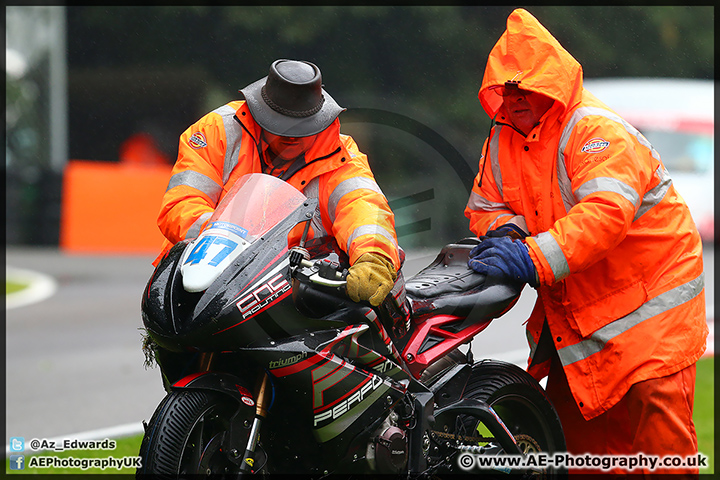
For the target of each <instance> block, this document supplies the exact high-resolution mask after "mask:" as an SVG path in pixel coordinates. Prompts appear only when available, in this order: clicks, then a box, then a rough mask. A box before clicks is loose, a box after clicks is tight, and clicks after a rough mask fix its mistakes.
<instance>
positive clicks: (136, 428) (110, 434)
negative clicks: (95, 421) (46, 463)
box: [5, 422, 144, 455]
mask: <svg viewBox="0 0 720 480" xmlns="http://www.w3.org/2000/svg"><path fill="white" fill-rule="evenodd" d="M143 432H144V428H143V424H142V422H133V423H126V424H125V425H117V426H114V427H108V428H101V429H98V430H90V431H88V432H80V433H75V434H72V435H63V436H61V437H55V438H38V440H47V442H48V444H53V443H54V444H55V445H62V444H63V442H64V441H65V440H80V441H87V440H98V441H102V440H105V439H106V438H107V439H109V440H117V439H119V438H123V437H131V436H133V435H140V434H141V433H143ZM31 440H33V439H32V438H26V439H25V452H26V453H28V454H34V453H39V452H40V450H38V451H35V450H30V447H29V442H30V441H31ZM10 453H11V452H10V445H6V446H5V454H6V455H8V454H10Z"/></svg>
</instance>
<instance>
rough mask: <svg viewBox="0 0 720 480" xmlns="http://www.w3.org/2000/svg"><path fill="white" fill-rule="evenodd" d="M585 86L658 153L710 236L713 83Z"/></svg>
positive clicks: (602, 81) (632, 81) (631, 81)
mask: <svg viewBox="0 0 720 480" xmlns="http://www.w3.org/2000/svg"><path fill="white" fill-rule="evenodd" d="M584 86H585V88H586V89H587V90H589V91H590V92H591V93H592V94H593V95H595V96H596V97H598V98H599V99H600V100H601V101H602V102H604V103H605V104H607V105H608V106H609V107H610V108H612V109H613V110H615V111H616V112H617V113H618V114H620V115H621V116H622V117H623V118H624V119H625V120H627V121H628V122H629V123H630V124H632V125H633V126H634V127H635V128H637V129H638V130H640V132H641V133H642V134H643V135H644V136H645V138H647V139H648V141H649V142H650V143H651V144H652V145H653V147H655V150H657V151H658V153H660V158H661V159H662V161H663V163H664V164H665V166H666V167H667V169H668V171H669V172H670V176H671V177H672V180H673V184H674V185H675V188H676V189H677V191H678V192H679V193H680V195H681V196H682V197H683V199H684V200H685V202H686V203H687V204H688V207H689V208H690V213H691V214H692V216H693V219H694V220H695V224H696V225H697V227H698V230H699V231H700V235H701V237H702V239H703V241H706V242H712V241H713V240H714V238H715V234H714V231H715V229H714V228H715V207H714V205H715V198H714V154H713V153H714V148H713V141H714V132H715V122H714V110H715V102H714V82H713V80H698V79H677V78H594V79H585V80H584Z"/></svg>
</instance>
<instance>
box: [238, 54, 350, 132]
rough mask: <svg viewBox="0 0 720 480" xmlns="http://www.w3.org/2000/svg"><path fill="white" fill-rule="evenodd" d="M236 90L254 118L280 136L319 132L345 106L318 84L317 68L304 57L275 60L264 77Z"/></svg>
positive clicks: (320, 76) (266, 128)
mask: <svg viewBox="0 0 720 480" xmlns="http://www.w3.org/2000/svg"><path fill="white" fill-rule="evenodd" d="M240 93H241V94H242V95H243V97H244V99H245V101H246V102H247V105H248V108H249V109H250V113H251V114H252V116H253V118H254V119H255V121H256V122H257V123H258V124H259V125H260V126H261V127H262V128H263V129H264V130H266V131H268V132H270V133H272V134H275V135H280V136H283V137H308V136H310V135H315V134H317V133H320V132H322V131H323V130H325V129H326V128H327V127H328V126H330V124H331V123H332V122H333V121H334V120H335V119H336V118H337V116H338V115H340V113H341V112H343V111H344V110H345V109H344V108H342V107H341V106H340V105H338V104H337V102H335V100H334V99H333V98H332V97H331V96H330V95H329V94H328V93H327V92H326V91H325V89H324V88H322V74H321V73H320V69H319V68H318V67H317V66H316V65H314V64H312V63H310V62H305V61H297V60H286V59H280V60H275V61H274V62H273V63H272V65H270V72H269V73H268V76H267V77H265V78H262V79H260V80H258V81H256V82H254V83H251V84H250V85H248V86H247V87H245V88H243V89H241V90H240Z"/></svg>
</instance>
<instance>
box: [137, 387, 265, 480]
mask: <svg viewBox="0 0 720 480" xmlns="http://www.w3.org/2000/svg"><path fill="white" fill-rule="evenodd" d="M252 414H253V412H252V410H251V409H248V408H247V407H245V408H244V409H241V407H240V406H239V404H238V402H237V401H235V400H234V399H232V398H231V397H229V396H227V395H224V394H222V393H219V392H213V391H204V390H178V391H174V392H171V393H170V394H168V395H167V396H166V397H165V398H164V399H163V401H162V402H161V403H160V405H159V406H158V407H157V409H156V410H155V413H153V416H152V418H151V419H150V422H149V423H148V424H147V426H146V427H145V435H144V437H143V440H142V444H141V445H140V458H141V465H142V466H141V467H140V468H139V469H138V470H137V475H138V476H142V475H153V476H154V477H158V478H164V477H165V478H178V477H179V476H180V477H183V476H187V475H215V474H220V475H223V474H238V473H240V469H239V466H238V464H239V463H240V462H238V461H237V457H238V455H239V457H240V459H242V455H243V453H244V451H245V447H246V445H247V439H248V437H249V434H250V426H251V423H252V418H253V415H252ZM231 422H232V425H233V426H235V428H236V430H237V429H240V432H233V433H234V436H235V441H231V440H230V435H231ZM238 439H240V441H238ZM240 443H241V444H240ZM260 468H262V467H261V466H260Z"/></svg>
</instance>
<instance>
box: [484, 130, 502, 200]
mask: <svg viewBox="0 0 720 480" xmlns="http://www.w3.org/2000/svg"><path fill="white" fill-rule="evenodd" d="M495 129H497V130H496V131H495V134H494V135H493V136H492V139H490V145H488V155H490V168H492V173H493V177H494V178H495V186H496V187H497V189H498V192H500V197H502V194H503V190H502V172H501V171H500V160H499V158H500V155H499V153H500V132H501V131H502V126H501V125H495V128H494V129H493V130H495Z"/></svg>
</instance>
